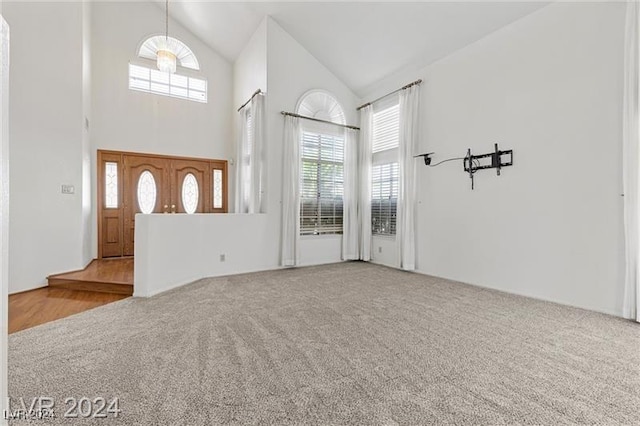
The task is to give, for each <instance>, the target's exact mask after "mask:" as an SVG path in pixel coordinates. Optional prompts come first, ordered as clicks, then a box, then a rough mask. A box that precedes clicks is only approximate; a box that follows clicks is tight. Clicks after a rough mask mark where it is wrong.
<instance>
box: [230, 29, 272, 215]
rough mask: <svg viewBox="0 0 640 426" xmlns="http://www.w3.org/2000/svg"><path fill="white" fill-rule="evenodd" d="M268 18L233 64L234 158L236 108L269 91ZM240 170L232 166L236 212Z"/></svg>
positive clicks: (231, 198)
mask: <svg viewBox="0 0 640 426" xmlns="http://www.w3.org/2000/svg"><path fill="white" fill-rule="evenodd" d="M267 21H268V18H265V19H263V20H262V22H261V23H260V25H259V26H258V28H257V29H256V31H255V33H254V34H253V35H252V36H251V39H250V40H249V42H248V43H247V45H246V46H245V47H244V49H242V52H241V53H240V55H239V56H238V59H236V61H235V62H234V64H233V107H234V108H233V132H232V134H233V142H234V152H233V154H232V155H233V157H234V160H235V157H236V155H237V151H236V149H237V147H236V145H235V144H237V141H238V138H239V126H240V114H239V113H238V112H237V109H238V108H239V107H240V105H242V104H244V103H245V102H246V101H247V100H248V99H249V98H250V97H251V95H253V93H255V91H256V90H258V89H261V90H262V91H263V92H268V89H267ZM268 101H269V97H268V96H267V97H266V98H265V102H268ZM236 172H237V169H236V167H235V161H234V165H232V166H230V167H229V175H230V176H231V177H232V178H231V179H230V184H231V185H230V186H229V205H230V207H231V209H230V210H229V211H235V177H236V175H235V174H236Z"/></svg>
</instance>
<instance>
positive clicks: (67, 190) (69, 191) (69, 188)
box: [62, 185, 76, 194]
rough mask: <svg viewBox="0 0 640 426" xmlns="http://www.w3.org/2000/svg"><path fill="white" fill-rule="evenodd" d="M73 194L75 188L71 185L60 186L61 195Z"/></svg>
mask: <svg viewBox="0 0 640 426" xmlns="http://www.w3.org/2000/svg"><path fill="white" fill-rule="evenodd" d="M75 192H76V188H75V187H74V186H73V185H62V193H63V194H74V193H75Z"/></svg>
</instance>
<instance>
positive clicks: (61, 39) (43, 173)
mask: <svg viewBox="0 0 640 426" xmlns="http://www.w3.org/2000/svg"><path fill="white" fill-rule="evenodd" d="M82 9H83V5H82V3H80V2H77V3H14V2H4V5H3V14H4V16H5V19H6V20H7V22H8V23H9V26H10V27H11V68H12V72H11V77H10V100H9V103H10V105H11V111H10V135H9V136H10V140H11V147H10V148H11V149H10V151H11V152H10V162H11V193H12V194H13V195H12V200H11V207H10V217H11V219H10V233H11V243H10V253H9V256H10V257H9V261H10V265H11V266H10V271H9V274H10V275H9V291H10V292H12V293H13V292H17V291H22V290H28V289H31V288H35V287H39V286H42V285H44V284H45V277H46V276H47V275H49V274H52V273H56V272H63V271H68V270H73V269H79V268H82V267H84V260H85V259H83V256H82V241H83V234H82V222H83V216H82V211H83V210H82V194H83V187H82V184H83V180H82V178H83V175H82V173H83V170H82V164H83V163H82V143H83V133H82V132H83V130H82V126H83V94H82V89H83V86H82V77H83V74H82V54H83V50H82V30H83V28H82V16H83V11H82ZM62 184H71V185H74V186H75V193H74V194H73V195H64V194H62V193H61V185H62Z"/></svg>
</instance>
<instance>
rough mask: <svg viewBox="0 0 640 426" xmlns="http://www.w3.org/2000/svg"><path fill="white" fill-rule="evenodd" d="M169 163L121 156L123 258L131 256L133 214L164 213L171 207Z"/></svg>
mask: <svg viewBox="0 0 640 426" xmlns="http://www.w3.org/2000/svg"><path fill="white" fill-rule="evenodd" d="M170 175H171V161H170V160H169V159H167V158H157V157H146V156H144V157H143V156H133V155H126V156H125V157H124V250H123V251H124V253H123V255H124V256H133V244H134V235H135V225H136V214H137V213H145V214H150V213H167V212H169V206H170V205H171V184H170V180H169V179H170Z"/></svg>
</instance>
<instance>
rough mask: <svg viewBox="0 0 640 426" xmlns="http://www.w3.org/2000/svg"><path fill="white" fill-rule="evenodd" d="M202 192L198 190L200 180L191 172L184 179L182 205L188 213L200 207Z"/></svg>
mask: <svg viewBox="0 0 640 426" xmlns="http://www.w3.org/2000/svg"><path fill="white" fill-rule="evenodd" d="M199 197H200V192H199V191H198V180H197V179H196V177H195V176H194V175H193V173H189V174H187V175H186V176H185V177H184V180H183V181H182V207H184V211H185V212H186V213H187V214H193V213H195V212H196V209H197V208H198V198H199Z"/></svg>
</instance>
